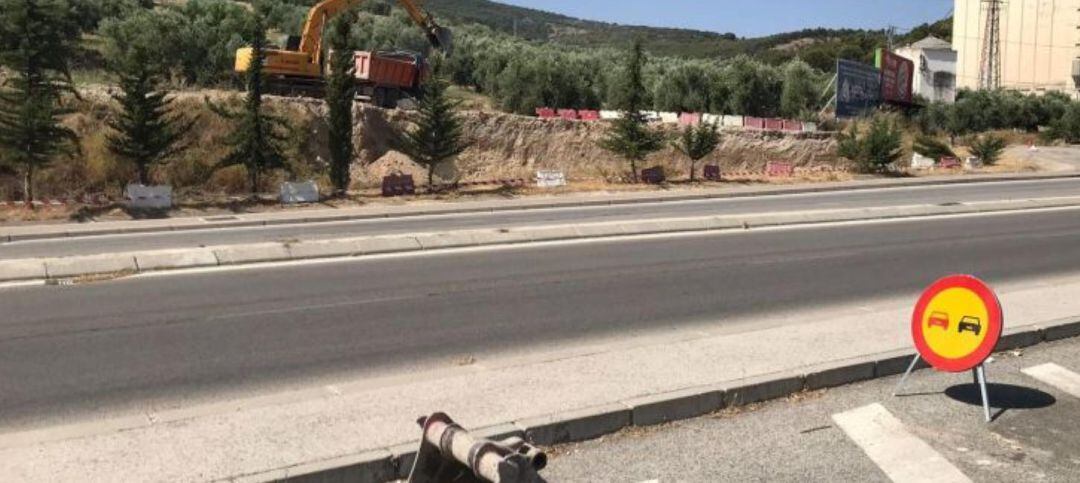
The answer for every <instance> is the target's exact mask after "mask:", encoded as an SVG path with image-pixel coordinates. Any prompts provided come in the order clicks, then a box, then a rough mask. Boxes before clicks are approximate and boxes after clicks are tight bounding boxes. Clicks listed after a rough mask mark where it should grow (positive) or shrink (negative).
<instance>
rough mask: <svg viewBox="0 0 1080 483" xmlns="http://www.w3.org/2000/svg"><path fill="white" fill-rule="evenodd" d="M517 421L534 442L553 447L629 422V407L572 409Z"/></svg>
mask: <svg viewBox="0 0 1080 483" xmlns="http://www.w3.org/2000/svg"><path fill="white" fill-rule="evenodd" d="M514 424H516V425H517V426H518V427H520V428H521V429H522V430H523V431H525V437H526V439H527V440H528V441H530V442H532V443H533V444H536V445H540V446H552V445H556V444H563V443H573V442H576V441H585V440H589V439H593V438H598V437H600V436H603V435H605V434H610V433H614V432H616V431H618V430H620V429H622V428H625V427H627V426H629V425H630V408H628V407H626V405H625V404H619V403H615V404H606V405H603V406H597V407H592V408H588V409H582V410H578V411H571V412H568V413H562V414H557V415H549V416H541V417H538V418H531V419H524V420H521V421H517V422H515V423H514Z"/></svg>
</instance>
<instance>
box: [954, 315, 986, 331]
mask: <svg viewBox="0 0 1080 483" xmlns="http://www.w3.org/2000/svg"><path fill="white" fill-rule="evenodd" d="M957 330H958V331H959V332H960V333H961V334H963V333H964V332H972V333H974V334H975V335H980V334H982V321H980V320H979V318H978V317H964V318H963V319H960V326H959V329H957Z"/></svg>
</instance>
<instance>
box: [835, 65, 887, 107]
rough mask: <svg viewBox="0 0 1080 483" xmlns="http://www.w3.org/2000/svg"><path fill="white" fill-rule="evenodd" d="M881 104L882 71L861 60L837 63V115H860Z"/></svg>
mask: <svg viewBox="0 0 1080 483" xmlns="http://www.w3.org/2000/svg"><path fill="white" fill-rule="evenodd" d="M880 104H881V71H879V70H877V69H875V68H873V67H871V66H869V65H866V64H861V63H859V62H854V61H850V60H845V59H840V60H838V61H837V63H836V117H859V116H861V115H863V114H865V113H866V112H867V111H871V110H873V109H876V108H877V107H878V106H879V105H880Z"/></svg>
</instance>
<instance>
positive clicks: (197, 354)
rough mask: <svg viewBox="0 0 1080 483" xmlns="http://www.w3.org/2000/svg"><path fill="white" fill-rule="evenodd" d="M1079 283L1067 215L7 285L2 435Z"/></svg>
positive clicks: (1076, 237)
mask: <svg viewBox="0 0 1080 483" xmlns="http://www.w3.org/2000/svg"><path fill="white" fill-rule="evenodd" d="M950 272H966V273H973V274H976V275H979V276H981V277H983V278H985V279H987V280H988V281H989V282H990V283H992V284H993V283H999V282H1003V281H1010V280H1017V279H1030V278H1038V277H1043V276H1049V275H1052V274H1059V273H1071V272H1080V212H1077V211H1073V210H1070V211H1057V212H1041V213H1021V214H1010V215H996V216H980V217H965V218H955V219H947V220H944V219H939V220H923V221H915V222H896V223H882V224H860V225H845V226H830V227H814V228H801V229H786V230H762V231H756V230H755V231H749V232H744V233H731V234H712V235H707V236H690V237H673V238H662V239H636V240H619V241H610V242H598V243H586V244H566V245H554V246H534V247H519V248H514V249H505V250H493V251H480V250H475V251H468V252H448V253H443V254H431V255H425V256H416V257H392V258H383V259H368V260H363V259H361V260H356V261H350V262H342V263H332V264H313V265H303V266H290V267H279V268H269V269H254V270H242V271H230V272H221V273H207V274H191V275H170V276H162V277H150V278H137V279H129V280H120V281H115V282H108V283H101V284H92V285H82V286H74V287H39V288H22V289H12V290H5V291H0V307H3V309H4V316H3V318H2V319H0V427H4V426H9V427H10V426H13V425H25V424H31V423H32V422H33V421H35V420H38V419H40V418H44V417H48V416H50V415H55V414H66V413H70V412H79V411H93V410H98V409H102V408H109V407H112V406H116V405H126V404H132V403H133V402H139V401H145V400H153V401H158V402H161V401H180V400H184V399H187V398H191V397H194V395H200V394H214V393H216V392H218V391H226V390H229V391H235V390H244V391H253V392H257V391H258V390H259V389H260V388H262V387H265V386H269V385H275V384H285V383H297V384H301V383H303V382H304V381H310V380H316V379H318V378H322V377H328V376H336V375H348V376H349V377H362V376H367V375H374V374H378V373H379V372H380V371H383V370H387V369H389V368H403V367H436V366H440V365H445V364H446V363H447V361H449V360H451V359H452V358H454V357H460V356H462V355H476V356H480V357H482V356H483V355H484V354H485V353H488V352H489V351H491V350H493V349H496V350H503V349H507V348H522V349H528V348H544V347H552V346H557V345H558V344H559V342H561V341H567V340H581V339H584V338H588V337H590V336H601V335H604V336H606V335H613V334H628V333H631V332H633V331H635V330H645V329H655V328H658V327H677V326H680V325H682V324H688V323H692V322H698V321H702V320H715V321H717V323H722V321H724V320H729V319H732V318H736V317H743V316H748V315H753V314H763V313H769V312H774V311H777V310H785V309H791V308H796V307H808V306H818V305H825V304H831V303H843V302H849V301H857V300H862V299H865V298H869V297H880V296H887V295H901V294H903V295H906V294H914V293H916V292H918V290H919V289H921V288H922V287H924V286H925V285H926V284H927V283H929V282H930V281H932V280H933V279H934V278H936V277H937V276H939V275H942V274H946V273H950Z"/></svg>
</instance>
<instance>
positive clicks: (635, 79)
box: [600, 40, 664, 183]
mask: <svg viewBox="0 0 1080 483" xmlns="http://www.w3.org/2000/svg"><path fill="white" fill-rule="evenodd" d="M644 67H645V51H644V49H643V48H642V46H641V41H640V40H637V41H635V42H634V46H633V48H632V49H631V51H630V55H629V57H628V58H627V65H626V72H625V74H626V85H625V89H624V90H623V92H621V96H620V97H621V99H622V100H621V101H620V103H619V104H620V105H619V106H618V107H619V109H622V110H623V111H624V112H623V114H622V117H620V118H619V119H616V120H615V122H614V123H612V125H611V129H610V131H608V134H607V137H606V138H605V139H603V140H602V141H601V142H600V147H602V148H604V149H606V150H608V151H611V152H612V153H615V154H617V155H619V156H621V157H623V158H625V159H626V160H627V161H629V162H630V171H631V172H632V178H633V180H634V182H635V183H637V182H638V172H637V163H638V162H641V161H644V160H645V158H646V157H648V155H649V154H650V153H653V152H655V151H659V150H660V149H661V148H662V147H663V145H664V138H663V135H662V134H660V133H658V132H655V131H653V130H651V129H649V127H648V126H647V124H648V120H647V119H646V117H645V114H644V113H642V112H641V111H642V109H643V108H644V107H645V92H646V91H645V81H644V76H643V73H642V70H643V69H644Z"/></svg>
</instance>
